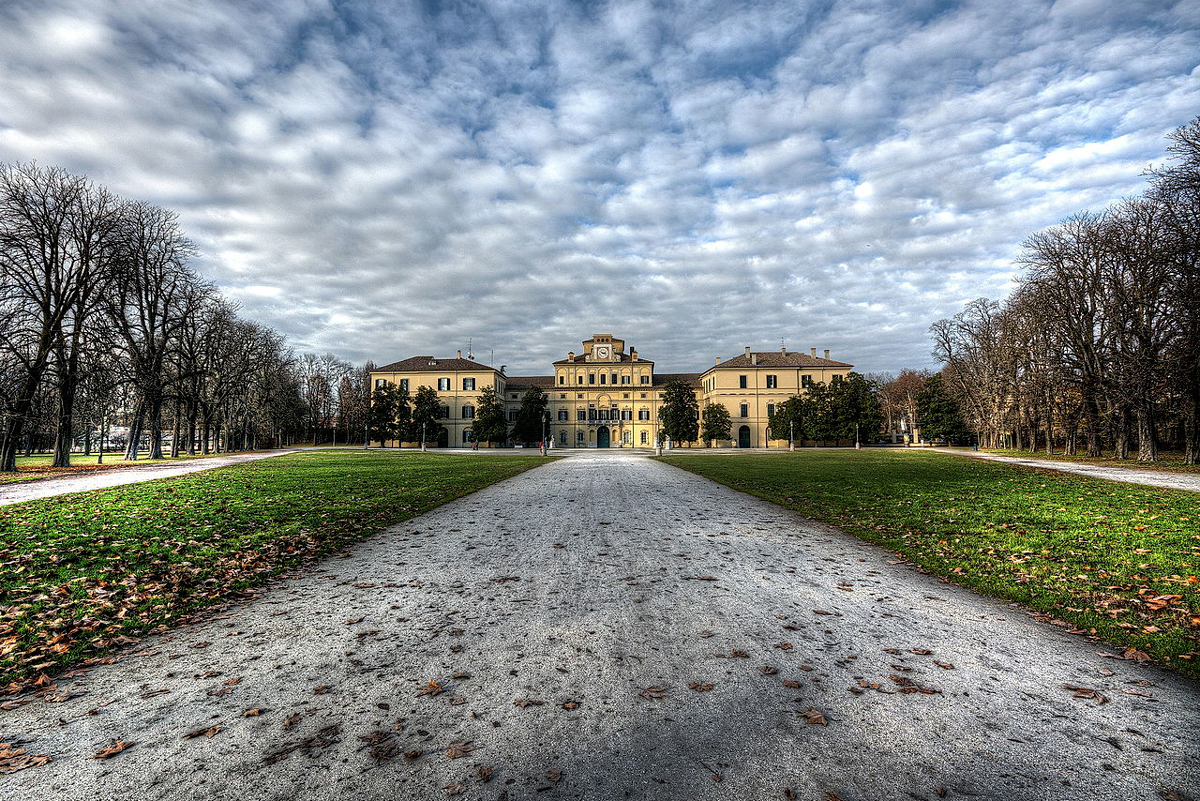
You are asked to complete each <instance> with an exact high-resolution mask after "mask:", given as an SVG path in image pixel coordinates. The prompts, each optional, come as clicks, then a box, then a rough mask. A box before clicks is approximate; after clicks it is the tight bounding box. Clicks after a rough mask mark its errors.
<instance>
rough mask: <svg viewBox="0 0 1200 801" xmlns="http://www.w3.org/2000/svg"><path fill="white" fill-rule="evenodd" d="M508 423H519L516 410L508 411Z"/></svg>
mask: <svg viewBox="0 0 1200 801" xmlns="http://www.w3.org/2000/svg"><path fill="white" fill-rule="evenodd" d="M508 421H509V422H510V423H515V422H517V410H516V409H509V410H508Z"/></svg>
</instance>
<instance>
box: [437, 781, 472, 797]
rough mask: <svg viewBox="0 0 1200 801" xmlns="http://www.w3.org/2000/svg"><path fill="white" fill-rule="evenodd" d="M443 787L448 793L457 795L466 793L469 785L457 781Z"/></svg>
mask: <svg viewBox="0 0 1200 801" xmlns="http://www.w3.org/2000/svg"><path fill="white" fill-rule="evenodd" d="M442 789H443V790H445V791H446V795H448V796H455V795H462V794H463V793H465V792H466V791H467V786H466V785H465V784H463V783H462V782H455V783H454V784H447V785H446V786H445V787H443V788H442Z"/></svg>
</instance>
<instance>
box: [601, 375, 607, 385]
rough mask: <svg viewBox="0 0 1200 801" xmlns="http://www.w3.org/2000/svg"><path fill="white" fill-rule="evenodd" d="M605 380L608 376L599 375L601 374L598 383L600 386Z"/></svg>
mask: <svg viewBox="0 0 1200 801" xmlns="http://www.w3.org/2000/svg"><path fill="white" fill-rule="evenodd" d="M606 378H608V376H607V375H605V374H604V373H601V374H600V383H601V384H603V383H605V381H604V379H606Z"/></svg>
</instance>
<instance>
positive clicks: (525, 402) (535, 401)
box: [512, 387, 550, 445]
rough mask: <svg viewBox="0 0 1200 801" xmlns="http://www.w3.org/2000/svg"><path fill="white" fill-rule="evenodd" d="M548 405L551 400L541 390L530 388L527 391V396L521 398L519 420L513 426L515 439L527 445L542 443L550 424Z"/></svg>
mask: <svg viewBox="0 0 1200 801" xmlns="http://www.w3.org/2000/svg"><path fill="white" fill-rule="evenodd" d="M548 404H549V399H548V398H547V397H546V393H545V392H543V391H542V390H541V388H539V387H530V388H529V389H527V390H525V394H523V395H522V396H521V406H520V408H519V409H518V410H517V420H516V422H515V423H514V424H513V429H512V436H513V439H515V440H517V441H518V442H522V443H524V444H526V445H528V444H530V443H532V442H541V441H542V436H543V434H544V433H545V432H546V431H547V430H548V427H549V422H550V412H549V411H548V410H547V406H548Z"/></svg>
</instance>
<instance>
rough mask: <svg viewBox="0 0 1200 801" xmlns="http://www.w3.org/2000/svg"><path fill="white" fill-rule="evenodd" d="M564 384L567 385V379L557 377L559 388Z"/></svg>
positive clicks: (563, 376) (560, 376)
mask: <svg viewBox="0 0 1200 801" xmlns="http://www.w3.org/2000/svg"><path fill="white" fill-rule="evenodd" d="M565 383H567V377H566V376H565V375H559V377H558V385H559V386H560V387H561V386H562V385H563V384H565Z"/></svg>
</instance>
